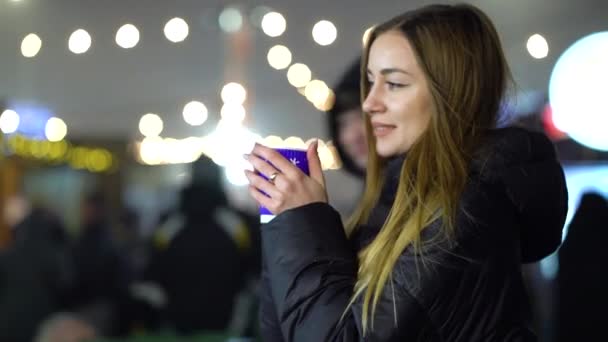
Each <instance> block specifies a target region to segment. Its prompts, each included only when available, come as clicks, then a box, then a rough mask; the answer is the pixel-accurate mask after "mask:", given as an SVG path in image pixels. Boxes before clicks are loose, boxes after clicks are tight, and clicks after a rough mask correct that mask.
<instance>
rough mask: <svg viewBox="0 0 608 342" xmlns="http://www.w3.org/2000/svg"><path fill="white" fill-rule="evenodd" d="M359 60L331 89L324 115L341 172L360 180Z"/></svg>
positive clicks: (363, 145)
mask: <svg viewBox="0 0 608 342" xmlns="http://www.w3.org/2000/svg"><path fill="white" fill-rule="evenodd" d="M360 83H361V61H360V58H358V59H357V60H356V61H354V62H353V63H352V64H351V65H350V66H349V68H348V69H347V70H346V71H345V72H344V74H342V76H341V78H340V80H339V81H338V82H337V84H336V85H335V86H334V87H333V88H332V89H333V90H334V94H335V101H334V105H333V107H332V108H331V109H330V110H329V111H328V112H327V114H328V115H327V120H328V128H329V134H330V136H331V138H332V140H333V141H334V146H335V147H336V150H337V151H338V154H339V156H340V160H341V161H342V165H343V167H344V169H345V170H346V171H347V172H348V173H350V174H352V175H354V176H356V177H357V178H360V179H361V180H363V178H364V176H365V167H366V165H367V148H368V147H367V141H366V137H365V121H364V120H363V115H362V113H363V112H362V109H361V86H360Z"/></svg>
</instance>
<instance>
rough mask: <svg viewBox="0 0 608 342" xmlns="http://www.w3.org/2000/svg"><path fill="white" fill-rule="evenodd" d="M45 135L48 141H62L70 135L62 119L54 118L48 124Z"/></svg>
mask: <svg viewBox="0 0 608 342" xmlns="http://www.w3.org/2000/svg"><path fill="white" fill-rule="evenodd" d="M44 134H45V135H46V139H47V140H48V141H61V140H63V138H65V136H66V135H67V134H68V126H67V125H66V124H65V122H63V120H61V119H60V118H56V117H52V118H50V119H49V120H48V121H47V122H46V127H45V128H44Z"/></svg>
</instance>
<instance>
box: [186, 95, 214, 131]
mask: <svg viewBox="0 0 608 342" xmlns="http://www.w3.org/2000/svg"><path fill="white" fill-rule="evenodd" d="M182 114H183V116H184V121H186V123H187V124H189V125H191V126H200V125H202V124H204V123H205V121H207V118H208V117H209V111H208V110H207V107H206V106H205V105H204V104H203V103H202V102H198V101H192V102H189V103H188V104H186V105H185V106H184V111H183V113H182Z"/></svg>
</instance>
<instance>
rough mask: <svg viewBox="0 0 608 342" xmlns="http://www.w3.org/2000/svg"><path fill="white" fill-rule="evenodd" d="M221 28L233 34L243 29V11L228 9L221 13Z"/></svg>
mask: <svg viewBox="0 0 608 342" xmlns="http://www.w3.org/2000/svg"><path fill="white" fill-rule="evenodd" d="M219 24H220V28H221V29H222V30H224V31H225V32H228V33H232V32H236V31H238V30H240V29H241V27H242V26H243V16H242V15H241V11H239V10H238V9H237V8H234V7H228V8H226V9H224V10H223V11H222V13H220V16H219Z"/></svg>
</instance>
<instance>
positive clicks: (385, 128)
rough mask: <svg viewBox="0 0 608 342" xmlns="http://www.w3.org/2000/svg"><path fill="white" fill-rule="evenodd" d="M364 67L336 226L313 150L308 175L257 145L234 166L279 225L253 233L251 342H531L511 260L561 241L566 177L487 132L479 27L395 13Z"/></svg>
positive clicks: (535, 150)
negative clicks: (259, 337) (354, 192)
mask: <svg viewBox="0 0 608 342" xmlns="http://www.w3.org/2000/svg"><path fill="white" fill-rule="evenodd" d="M362 65H363V66H364V69H362V71H363V72H362V74H363V75H362V76H363V78H362V86H363V92H362V93H363V94H364V97H365V98H364V101H363V106H362V107H363V110H364V112H365V123H366V132H367V133H366V134H367V141H368V144H370V149H369V153H370V154H369V156H368V158H369V161H368V167H367V170H366V185H365V191H364V194H363V198H362V199H361V202H360V204H359V207H358V208H357V210H356V211H355V213H354V214H353V216H352V218H351V220H350V221H349V222H348V223H347V224H346V226H343V225H342V223H341V220H340V216H339V214H338V213H337V212H336V211H335V210H334V209H333V208H332V207H331V206H330V205H328V204H327V194H326V192H325V181H324V177H323V172H322V168H321V163H320V161H319V157H318V155H317V153H316V148H317V144H311V146H310V147H309V149H308V159H309V167H310V176H306V175H304V174H303V173H302V172H301V171H300V170H299V169H298V168H297V167H295V166H294V165H292V164H291V163H290V162H289V161H288V160H286V159H285V158H283V157H282V156H281V155H280V154H278V153H277V152H276V151H274V150H273V149H270V148H267V147H265V146H262V145H256V146H255V148H254V149H253V152H252V153H251V154H250V155H248V156H246V159H247V160H249V161H250V162H251V163H252V164H253V166H254V167H255V169H256V170H257V171H258V172H260V173H262V174H263V175H264V176H266V178H263V177H260V176H259V175H257V174H256V173H254V172H249V171H247V172H246V174H247V177H248V179H249V182H250V185H251V186H250V189H249V192H250V194H251V196H252V197H253V198H254V199H255V200H256V201H257V202H258V203H259V204H260V205H263V206H265V207H267V208H269V209H270V211H271V212H272V213H274V214H276V215H277V216H276V217H275V218H274V219H273V220H272V221H270V222H269V223H268V224H265V225H264V226H262V228H261V233H262V248H263V257H264V263H265V266H266V269H267V273H268V278H267V279H268V281H269V282H270V284H269V288H270V289H271V291H270V294H271V298H270V299H269V300H265V301H262V304H263V305H267V304H268V303H270V304H272V307H270V308H268V309H267V310H266V312H271V311H273V310H274V311H275V314H274V315H271V316H268V317H262V320H261V323H262V330H263V335H264V336H263V337H264V340H266V341H406V340H407V341H409V340H412V341H467V342H473V341H535V340H536V337H535V334H534V332H533V331H532V329H531V328H530V326H529V318H530V317H529V316H530V304H529V302H528V298H527V294H526V291H525V288H524V284H523V280H522V275H521V264H522V263H523V262H531V261H536V260H540V259H541V258H543V257H545V256H547V255H549V254H550V253H552V252H553V251H554V250H555V249H556V248H557V247H558V246H559V244H560V242H561V231H562V226H563V223H564V221H565V218H566V211H567V192H566V185H565V177H564V173H563V170H562V168H561V166H560V164H559V163H558V161H557V159H556V156H555V150H554V146H553V145H552V144H551V142H550V141H549V140H548V139H547V138H546V137H545V136H544V135H542V134H538V133H532V132H529V131H527V130H524V129H520V128H503V129H497V128H496V125H497V122H498V121H499V120H498V119H499V112H500V107H501V101H502V99H503V97H504V94H505V91H506V90H507V87H508V83H509V80H510V77H509V75H510V74H509V68H508V65H507V62H506V60H505V57H504V53H503V50H502V47H501V43H500V39H499V37H498V34H497V32H496V29H495V27H494V25H493V24H492V22H491V20H490V19H489V18H488V17H487V15H486V14H484V13H483V12H482V11H480V10H479V9H478V8H476V7H474V6H472V5H466V4H460V5H430V6H425V7H422V8H420V9H417V10H413V11H409V12H406V13H404V14H402V15H400V16H397V17H395V18H393V19H391V20H389V21H387V22H385V23H383V24H381V25H378V26H376V28H375V29H374V30H373V31H372V33H371V34H370V38H369V42H368V45H367V46H366V50H365V53H364V62H363V63H362ZM267 179H273V181H269V180H267ZM262 192H263V193H264V194H268V195H264V194H262ZM273 318H274V319H275V320H273ZM277 329H278V330H277Z"/></svg>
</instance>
